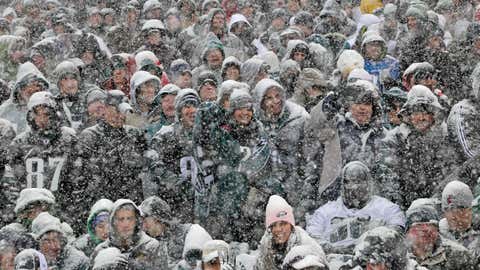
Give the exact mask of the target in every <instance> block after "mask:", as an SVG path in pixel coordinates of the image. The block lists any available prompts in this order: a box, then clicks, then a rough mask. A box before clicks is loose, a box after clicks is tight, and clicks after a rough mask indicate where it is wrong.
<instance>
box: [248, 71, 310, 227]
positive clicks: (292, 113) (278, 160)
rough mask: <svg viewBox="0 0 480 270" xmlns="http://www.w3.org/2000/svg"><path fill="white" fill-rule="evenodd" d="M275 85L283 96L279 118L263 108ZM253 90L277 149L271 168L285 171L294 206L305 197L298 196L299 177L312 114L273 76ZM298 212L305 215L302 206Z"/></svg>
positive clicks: (284, 181)
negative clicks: (308, 122) (268, 93)
mask: <svg viewBox="0 0 480 270" xmlns="http://www.w3.org/2000/svg"><path fill="white" fill-rule="evenodd" d="M273 87H275V88H277V89H278V91H280V96H281V99H282V101H281V102H282V112H281V113H280V115H279V116H278V118H277V119H276V120H271V119H269V118H267V116H266V114H265V111H264V110H263V109H262V103H263V100H264V98H265V94H266V92H267V91H268V90H269V89H271V88H273ZM254 92H255V94H254V96H255V113H256V115H257V117H258V119H259V120H260V121H261V122H262V124H263V126H264V128H265V131H266V132H267V134H268V136H269V145H270V148H271V149H272V152H273V153H275V154H274V155H275V159H274V160H275V164H274V165H273V166H274V167H272V170H273V171H277V172H278V173H279V174H280V175H282V176H281V179H280V181H281V182H282V185H283V187H284V189H285V192H286V194H287V199H288V200H289V201H290V203H292V205H293V207H295V208H296V207H299V206H300V202H301V200H302V199H303V198H302V196H298V193H297V192H296V191H297V189H298V185H299V184H300V182H298V181H299V178H300V177H301V175H303V170H302V165H303V138H304V125H305V121H307V119H308V118H309V117H310V116H309V114H308V113H307V111H306V110H305V109H304V108H303V107H301V106H299V105H297V104H295V103H293V102H291V101H288V100H286V98H285V90H284V88H283V87H282V86H281V85H280V84H279V83H277V82H276V81H274V80H272V79H263V80H261V81H260V82H258V83H257V85H256V86H255V89H254ZM297 212H299V213H301V214H299V216H302V215H303V213H302V210H301V209H298V211H297ZM299 220H301V219H299Z"/></svg>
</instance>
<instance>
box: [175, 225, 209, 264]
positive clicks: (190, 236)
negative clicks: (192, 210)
mask: <svg viewBox="0 0 480 270" xmlns="http://www.w3.org/2000/svg"><path fill="white" fill-rule="evenodd" d="M211 240H213V239H212V237H211V236H210V234H209V233H208V232H207V231H206V230H205V229H204V228H203V227H202V226H200V225H198V224H193V225H192V226H191V227H190V230H189V231H188V233H187V236H186V237H185V245H184V247H183V254H182V256H183V258H185V257H186V255H187V253H189V252H191V251H193V250H197V251H199V253H200V255H201V254H202V250H203V246H204V245H205V244H206V243H207V242H208V241H211ZM200 259H201V258H200Z"/></svg>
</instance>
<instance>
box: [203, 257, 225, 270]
mask: <svg viewBox="0 0 480 270" xmlns="http://www.w3.org/2000/svg"><path fill="white" fill-rule="evenodd" d="M202 265H203V267H202V270H220V269H222V267H221V264H220V258H218V257H217V258H215V259H213V260H211V261H209V262H204V263H203V264H202Z"/></svg>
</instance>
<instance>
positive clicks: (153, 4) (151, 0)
mask: <svg viewBox="0 0 480 270" xmlns="http://www.w3.org/2000/svg"><path fill="white" fill-rule="evenodd" d="M157 8H160V9H161V8H162V4H160V2H158V0H148V1H147V2H145V4H143V9H142V14H145V13H147V12H149V11H152V10H154V9H157Z"/></svg>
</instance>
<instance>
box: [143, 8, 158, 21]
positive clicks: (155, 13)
mask: <svg viewBox="0 0 480 270" xmlns="http://www.w3.org/2000/svg"><path fill="white" fill-rule="evenodd" d="M146 17H147V18H148V19H157V20H160V19H161V18H162V9H160V8H156V9H154V10H151V11H149V12H148V14H147V16H146Z"/></svg>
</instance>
